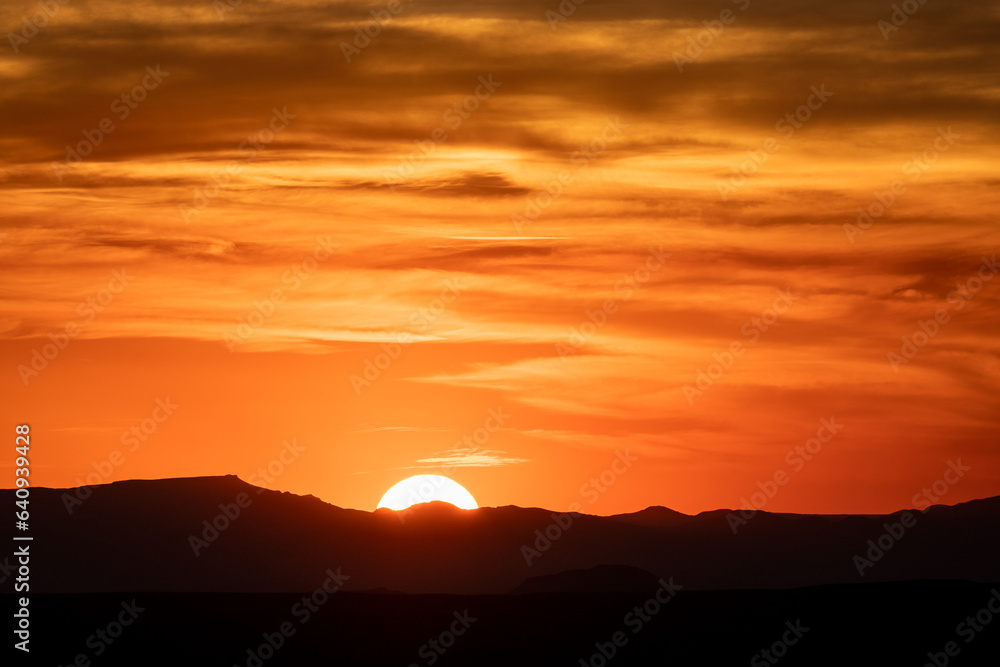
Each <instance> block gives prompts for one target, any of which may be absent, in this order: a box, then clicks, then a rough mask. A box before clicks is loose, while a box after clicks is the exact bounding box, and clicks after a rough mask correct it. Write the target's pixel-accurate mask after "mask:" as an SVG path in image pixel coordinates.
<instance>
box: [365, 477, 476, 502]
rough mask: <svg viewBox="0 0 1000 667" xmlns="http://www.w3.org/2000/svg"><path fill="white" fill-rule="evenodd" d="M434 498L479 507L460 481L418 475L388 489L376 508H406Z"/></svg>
mask: <svg viewBox="0 0 1000 667" xmlns="http://www.w3.org/2000/svg"><path fill="white" fill-rule="evenodd" d="M434 500H440V501H442V502H446V503H451V504H452V505H455V506H456V507H459V508H461V509H463V510H474V509H477V508H478V507H479V505H477V504H476V500H475V498H473V497H472V494H471V493H469V492H468V491H466V490H465V488H464V487H462V485H461V484H459V483H458V482H456V481H454V480H451V479H448V478H447V477H442V476H441V475H416V476H414V477H409V478H407V479H404V480H403V481H402V482H400V483H399V484H396V485H395V486H394V487H392V488H391V489H389V490H388V491H386V492H385V495H384V496H382V500H380V501H379V504H378V507H377V508H376V509H382V508H383V507H384V508H388V509H391V510H405V509H406V508H407V507H410V506H411V505H417V504H420V503H429V502H431V501H434Z"/></svg>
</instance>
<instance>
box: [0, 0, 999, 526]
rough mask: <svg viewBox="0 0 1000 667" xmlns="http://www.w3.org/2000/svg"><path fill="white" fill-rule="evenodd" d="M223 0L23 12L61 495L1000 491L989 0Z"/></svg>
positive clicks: (1, 116) (53, 480) (5, 163)
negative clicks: (909, 345) (903, 7)
mask: <svg viewBox="0 0 1000 667" xmlns="http://www.w3.org/2000/svg"><path fill="white" fill-rule="evenodd" d="M223 2H224V0H220V2H217V3H216V4H215V5H214V6H213V4H212V3H211V2H209V1H208V0H201V1H198V2H193V1H186V2H170V1H168V2H156V3H129V4H122V3H113V2H108V1H107V0H96V1H91V2H86V1H84V0H69V2H68V3H67V4H65V5H60V4H58V3H55V4H52V5H50V6H48V7H49V8H48V9H45V8H43V6H42V5H40V4H37V3H34V2H23V1H22V0H15V1H14V2H9V3H5V4H4V5H3V7H2V8H0V26H3V27H5V30H4V33H5V34H6V33H9V34H8V37H7V44H5V45H4V48H3V50H0V120H2V122H0V187H2V188H3V201H4V206H3V207H2V210H0V220H2V223H0V224H2V226H0V234H2V238H0V257H2V266H3V281H2V283H0V299H2V304H3V308H2V310H0V368H2V369H3V372H2V373H0V390H2V393H3V404H4V408H3V412H4V415H5V420H6V422H7V423H8V424H10V425H13V424H16V423H22V422H28V423H30V424H31V425H32V429H33V433H34V436H33V438H34V440H33V445H34V447H33V448H32V450H31V451H32V464H33V473H32V474H33V476H32V480H33V483H34V484H36V485H43V486H75V485H77V484H78V483H80V481H83V482H86V481H88V480H87V477H88V475H92V476H91V480H90V481H97V480H99V481H113V480H118V479H128V478H160V477H175V476H190V475H218V474H228V473H233V474H238V475H240V476H241V477H242V478H243V479H248V480H253V477H254V476H255V474H256V471H257V470H258V469H259V468H262V467H264V468H266V467H267V466H268V464H271V465H272V469H273V470H280V471H281V472H280V474H278V475H276V476H275V477H274V478H273V479H271V480H270V481H268V482H267V485H268V486H270V487H271V488H277V489H282V490H288V491H292V492H295V493H301V494H313V495H316V496H318V497H320V498H322V499H324V500H326V501H329V502H331V503H334V504H336V505H340V506H346V507H355V508H361V509H372V508H374V506H375V505H376V503H377V502H378V500H379V499H380V498H381V496H382V494H383V493H384V492H385V491H386V489H388V488H389V487H390V486H392V485H393V484H394V483H396V482H397V481H399V480H400V479H402V478H403V477H405V476H409V475H414V474H420V473H434V472H441V471H444V474H447V475H448V476H450V477H452V478H454V479H455V480H456V481H458V482H460V483H461V484H463V485H464V486H465V487H466V488H468V489H469V490H470V491H471V492H472V494H473V495H474V496H475V497H476V499H477V500H478V501H479V503H480V504H481V505H507V504H516V505H522V506H544V507H548V508H551V509H558V510H564V509H566V508H567V507H569V506H570V504H572V503H580V504H581V506H582V508H583V511H587V512H592V513H596V514H610V513H614V512H625V511H634V510H638V509H641V508H643V507H646V506H648V505H654V504H660V505H666V506H669V507H672V508H674V509H677V510H680V511H684V512H689V513H695V512H698V511H702V510H709V509H715V508H719V507H738V506H739V505H740V504H741V502H742V498H744V497H747V498H749V497H750V495H751V494H752V493H754V492H756V491H758V490H759V486H758V483H765V482H766V481H767V480H769V479H772V478H773V477H774V475H775V473H776V472H778V471H784V472H786V473H787V474H788V475H789V481H788V483H787V484H786V485H784V486H782V487H780V488H779V489H778V490H777V493H776V494H775V495H774V497H773V498H771V499H769V500H768V501H767V504H766V506H765V507H764V509H768V510H777V511H795V512H883V511H891V510H895V509H898V508H902V507H911V506H913V505H914V504H915V501H914V496H915V495H917V494H919V493H920V492H921V490H922V489H923V488H924V487H928V486H930V485H931V484H933V483H934V482H935V481H936V480H939V479H941V478H942V476H943V474H944V472H945V470H947V469H948V462H949V460H951V461H957V460H958V459H961V461H962V464H963V465H966V466H969V467H971V470H970V471H969V472H968V473H967V474H966V475H965V476H964V477H962V478H961V480H960V481H959V482H957V483H955V484H953V485H950V486H949V488H948V491H947V494H946V495H944V496H943V497H942V499H941V500H942V502H946V503H949V504H951V503H955V502H960V501H964V500H969V499H972V498H976V497H983V496H989V495H997V494H1000V466H998V463H1000V460H998V459H1000V457H998V450H997V438H998V435H1000V425H998V418H997V415H998V414H1000V392H998V389H1000V357H998V353H1000V345H998V338H997V334H996V332H997V323H998V315H1000V279H994V278H995V276H996V272H997V271H1000V268H998V267H997V266H996V265H995V264H993V263H991V262H989V261H985V262H984V258H986V259H987V260H990V259H991V258H993V257H994V256H995V254H996V253H997V251H998V249H1000V228H998V226H997V225H998V223H997V219H996V211H997V210H998V208H1000V207H998V204H1000V194H998V192H1000V190H998V180H997V176H996V167H997V164H998V157H1000V132H998V124H997V118H1000V104H998V102H1000V87H998V86H997V81H998V76H997V75H998V73H1000V72H998V70H1000V65H998V63H1000V58H998V55H1000V53H998V51H1000V40H998V39H997V34H998V31H997V28H998V26H1000V9H998V8H997V6H996V5H995V4H991V3H986V2H958V3H948V4H947V5H943V4H934V3H927V4H924V5H921V6H920V9H919V10H918V11H917V12H916V13H915V14H914V15H913V16H911V17H909V18H908V19H907V20H906V22H905V23H901V25H899V29H898V30H886V29H885V25H886V24H883V26H882V28H880V27H879V23H878V22H879V21H880V20H883V21H891V20H892V18H891V14H892V7H891V3H889V2H858V1H848V2H833V1H832V0H829V1H827V2H815V3H807V5H808V7H807V6H806V5H804V4H803V3H801V2H795V3H793V2H790V1H783V2H768V3H765V2H762V1H760V0H752V1H751V0H739V1H737V2H719V3H716V4H715V5H703V6H698V7H693V6H691V3H681V2H673V1H658V2H655V3H654V2H599V1H598V0H587V1H586V2H584V3H583V4H581V5H579V6H577V7H576V10H575V12H573V14H572V15H570V16H568V17H561V18H566V20H565V21H560V20H556V19H555V18H553V16H556V15H557V14H558V12H559V9H558V7H559V5H558V3H556V2H550V3H548V4H545V3H533V2H519V1H517V0H515V1H513V2H509V3H502V4H500V3H489V2H462V3H456V2H441V1H440V0H429V1H425V0H417V1H415V2H409V1H405V0H404V1H403V2H401V3H400V4H399V5H395V4H390V3H389V2H382V3H379V2H375V3H371V4H360V3H353V2H333V3H319V2H281V3H278V2H267V1H261V2H254V1H251V0H244V1H243V2H242V3H241V4H238V5H232V6H229V5H224V4H223ZM52 7H57V9H55V10H53V9H52ZM387 8H392V9H396V10H398V11H397V12H396V13H395V14H391V12H390V9H387ZM547 10H548V11H549V12H556V13H557V14H551V13H550V14H549V15H548V16H549V17H548V18H546V11H547ZM724 10H725V12H727V13H724ZM372 11H374V12H375V14H376V15H379V16H383V17H384V16H390V18H389V20H388V21H386V22H385V23H384V25H383V26H381V27H379V28H377V29H376V27H375V24H373V23H372V20H373V19H372V14H371V12H372ZM39 12H41V14H38V13H39ZM35 14H38V15H39V16H40V17H41V18H42V19H44V25H41V27H38V28H37V29H34V28H33V27H32V26H27V25H26V24H25V23H24V20H25V19H23V18H22V17H29V19H30V17H31V16H33V15H35ZM897 19H898V17H897ZM38 21H39V22H41V19H38ZM704 22H707V26H708V27H706V24H705V23H704ZM355 27H357V28H358V29H359V30H361V31H363V30H364V28H365V27H367V28H368V29H369V32H370V33H376V32H377V34H375V36H374V37H371V38H370V40H368V41H365V39H363V38H361V37H357V33H356V32H355V30H354V28H355ZM893 27H895V26H893ZM884 34H885V35H886V36H887V39H886V38H885V37H884ZM11 35H15V37H14V38H12V37H11ZM24 35H31V36H30V38H27V37H24ZM356 38H357V41H355V39H356ZM689 40H690V41H689ZM699 43H700V44H701V46H697V45H698V44H699ZM692 44H694V45H696V46H692ZM358 45H361V48H359V46H358ZM352 47H353V48H352ZM345 53H346V54H347V56H345ZM348 57H350V62H347V58H348ZM123 96H124V97H123ZM463 105H464V107H463ZM796 114H797V116H796ZM67 147H69V150H68V148H67ZM83 154H86V155H83ZM77 155H79V156H80V159H79V160H78V161H77V159H76V157H75V156H77ZM880 199H881V203H880V201H879V200H880ZM859 208H861V209H864V210H866V211H868V213H869V215H870V216H871V217H869V218H867V219H866V218H863V217H862V218H860V220H859ZM852 225H853V226H852ZM782 295H785V296H782ZM936 315H937V316H938V317H940V322H938V323H933V320H934V318H935V316H936ZM754 318H756V320H755V319H754ZM593 322H596V323H597V324H592V323H593ZM920 322H924V328H925V329H926V330H928V331H931V332H932V333H933V334H934V335H933V336H927V335H925V334H924V333H922V330H921V325H920ZM935 324H936V327H935ZM67 327H69V329H67ZM765 329H766V330H765ZM67 330H68V331H69V332H70V334H66V332H67ZM914 336H916V339H917V341H918V342H919V343H922V345H921V346H920V347H919V348H916V347H915V348H913V349H903V348H904V345H903V342H902V340H901V337H907V338H912V337H914ZM53 340H55V342H53ZM399 343H402V345H400V346H399V347H398V348H397V347H394V345H396V344H399ZM46 345H49V347H48V348H46ZM59 345H62V346H63V347H62V349H58V346H59ZM385 350H388V352H385ZM36 351H37V353H38V355H44V354H48V356H50V357H52V358H51V359H43V358H42V357H38V356H35V358H34V361H33V355H34V353H35V352H36ZM734 352H735V354H734ZM904 352H905V353H906V355H908V356H903V355H904ZM383 353H384V354H386V355H387V356H382V357H380V356H379V355H380V354H383ZM389 353H392V354H393V355H396V357H397V358H395V359H392V360H391V361H390V360H389V356H388V354H389ZM890 353H893V354H895V355H899V356H896V357H891V356H890ZM728 355H733V356H732V357H729V356H728ZM717 360H718V361H717ZM893 360H895V365H894V364H893ZM901 360H905V361H906V363H902V362H901ZM32 363H34V364H35V368H34V369H32V368H31V366H32ZM716 363H718V364H721V365H725V366H728V368H726V369H722V368H721V366H720V367H715V368H713V367H712V364H716ZM43 364H44V367H43ZM375 364H378V365H379V366H384V368H382V369H379V368H376V367H375ZM366 369H367V371H366ZM366 372H367V374H368V375H367V378H366V375H365V374H366ZM702 372H704V373H706V374H709V373H711V374H712V375H713V376H714V377H713V378H709V377H708V376H707V375H706V376H702V377H701V379H700V380H699V374H700V373H702ZM168 398H169V400H170V402H171V403H172V404H174V405H176V407H172V408H170V410H169V411H170V412H171V414H169V415H167V414H166V412H165V411H164V409H163V408H162V407H160V408H158V405H157V400H158V399H160V400H161V401H166V399H168ZM164 404H165V403H164ZM491 410H493V411H494V413H493V414H494V415H496V414H501V415H504V416H503V419H502V421H503V423H502V425H499V428H498V429H492V426H493V425H494V424H497V421H496V419H495V418H494V421H488V420H489V419H490V417H491V413H490V411H491ZM498 411H499V412H498ZM154 417H155V418H158V419H160V421H159V422H158V421H156V419H154ZM831 418H832V419H833V423H835V424H837V425H842V428H840V427H839V426H838V427H836V428H835V429H834V430H836V431H837V433H836V434H834V435H833V436H832V438H831V437H830V431H828V430H824V431H820V428H821V426H822V423H823V422H822V421H821V420H830V419H831ZM144 420H146V421H145V427H146V429H147V433H143V432H142V430H141V429H142V427H143V424H144ZM488 425H489V426H490V427H491V429H492V430H493V432H489V431H487V430H486V428H487V426H488ZM133 427H135V428H137V429H139V433H140V434H142V437H143V440H139V439H138V437H136V436H134V435H131V434H130V429H132V428H133ZM154 427H155V430H154ZM11 431H13V429H11ZM818 432H819V435H821V436H822V438H823V439H824V440H826V442H825V443H820V441H819V440H816V441H814V442H813V443H812V447H813V448H814V450H818V451H816V452H815V453H814V454H810V457H811V459H810V460H808V461H806V460H805V458H802V457H801V456H800V454H796V453H795V449H796V447H799V448H802V447H804V446H806V444H807V441H809V439H810V438H813V437H816V436H817V433H818ZM11 437H12V438H13V434H12V435H11ZM285 442H288V443H292V442H294V443H295V444H296V445H297V447H298V448H300V449H301V451H299V450H297V449H295V448H289V447H287V446H286V445H283V443H285ZM116 451H117V452H118V453H117V454H116V453H115V452H116ZM293 451H294V452H296V453H295V454H292V453H291V452H293ZM283 452H285V453H284V454H283ZM625 452H629V454H630V456H631V457H634V458H635V459H636V460H635V461H632V462H631V463H630V466H629V467H628V468H627V469H625V470H624V472H619V473H614V474H612V473H609V472H605V471H608V470H613V469H614V468H613V465H614V463H615V461H616V460H621V459H619V458H616V456H617V454H619V453H620V454H622V456H624V453H625ZM790 452H791V453H790ZM282 456H284V461H285V462H284V463H280V464H275V463H274V462H275V461H281V458H280V457H282ZM11 464H12V460H11V461H3V462H0V468H2V470H3V471H5V472H3V474H4V475H8V477H7V479H10V480H12V479H13V471H12V467H13V466H12V465H11ZM623 465H624V464H622V463H619V464H617V470H618V471H621V470H622V469H623V468H622V466H623ZM97 470H100V471H102V472H95V471H97ZM602 472H605V475H604V479H605V483H606V482H607V481H608V480H609V479H611V478H612V477H614V483H612V484H610V485H608V486H605V484H604V483H602V482H601V481H600V475H601V473H602ZM592 478H593V479H595V480H597V482H596V484H595V483H592V482H591V481H590V480H591V479H592ZM261 479H262V478H259V477H258V478H257V480H258V481H260V480H261ZM3 485H4V486H6V483H5V484H3ZM765 486H766V484H765Z"/></svg>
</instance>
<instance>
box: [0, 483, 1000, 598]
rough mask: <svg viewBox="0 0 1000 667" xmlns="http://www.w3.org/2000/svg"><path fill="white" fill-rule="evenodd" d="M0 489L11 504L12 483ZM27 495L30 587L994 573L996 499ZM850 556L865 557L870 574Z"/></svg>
mask: <svg viewBox="0 0 1000 667" xmlns="http://www.w3.org/2000/svg"><path fill="white" fill-rule="evenodd" d="M88 492H89V494H90V495H89V496H87V493H88ZM0 496H2V498H3V499H4V502H5V503H7V506H10V507H12V506H13V498H12V496H13V491H11V490H5V491H2V492H0ZM79 496H85V497H84V499H82V500H80V499H79V498H78V497H79ZM241 502H242V503H243V504H244V505H246V506H244V507H240V503H241ZM31 508H32V534H33V535H34V536H35V545H36V548H35V550H34V552H33V556H32V564H33V568H35V569H36V571H37V572H38V573H39V574H38V576H37V577H36V578H35V579H34V581H33V586H34V588H33V590H34V591H36V592H49V593H74V592H80V593H83V592H114V591H164V592H171V591H175V592H178V591H180V592H182V591H203V592H287V591H302V590H311V589H313V588H315V587H316V586H317V585H319V583H320V582H321V581H322V580H323V577H324V576H325V575H324V573H325V572H326V571H327V570H328V569H331V568H332V569H333V570H335V571H336V570H337V568H340V570H341V571H342V572H343V574H345V575H347V576H349V579H348V580H346V583H345V584H344V589H345V590H355V591H356V590H372V589H379V588H382V589H386V590H389V591H399V592H404V593H449V594H499V593H506V592H508V591H511V590H514V589H515V588H516V587H518V586H520V585H521V584H522V583H523V582H524V581H525V580H527V579H529V578H532V577H539V576H544V575H555V574H559V573H562V572H567V571H572V570H586V569H589V568H593V567H596V566H599V565H609V564H614V565H623V566H630V567H634V568H639V569H642V570H645V571H647V572H649V573H651V574H652V575H654V576H655V577H656V578H664V579H669V578H673V580H674V581H675V582H677V583H678V584H680V585H682V586H684V587H685V589H686V590H695V589H701V590H731V589H751V588H752V589H781V588H793V587H802V586H817V585H827V584H849V583H868V582H877V581H912V580H922V579H943V580H965V581H973V582H993V581H1000V540H998V539H997V537H996V536H997V535H998V534H1000V498H990V499H986V500H977V501H972V502H968V503H963V504H961V505H957V506H954V507H945V506H935V507H932V508H929V509H928V510H927V511H926V512H925V513H921V512H919V511H915V510H914V511H910V512H908V513H906V512H897V513H894V514H892V515H888V516H848V515H844V516H815V515H795V514H770V513H767V512H758V513H757V514H756V515H755V516H752V517H750V518H749V519H746V522H745V524H742V525H739V526H738V527H737V532H736V534H734V532H733V529H732V528H731V521H732V519H731V515H730V513H729V512H727V511H725V510H719V511H714V512H704V513H702V514H698V515H696V516H687V515H683V514H680V513H677V512H673V511H671V510H667V509H665V508H649V509H647V510H644V511H642V512H638V513H635V514H629V515H618V516H614V517H597V516H589V515H569V514H559V513H555V512H552V511H548V510H544V509H536V508H519V507H499V508H482V509H479V510H473V511H465V510H459V509H457V508H455V507H453V506H450V505H446V504H442V503H430V504H428V505H424V506H418V507H415V508H413V509H412V510H411V511H408V512H403V513H396V512H392V511H388V510H383V511H379V512H362V511H358V510H349V509H342V508H339V507H335V506H333V505H330V504H327V503H324V502H322V501H321V500H319V499H317V498H314V497H312V496H297V495H293V494H290V493H280V492H276V491H269V490H264V489H259V488H258V487H254V486H252V485H250V484H247V483H245V482H243V481H241V480H239V479H238V478H237V477H235V476H226V477H208V478H193V479H168V480H155V481H127V482H116V483H113V484H108V485H101V486H95V487H92V488H90V489H85V490H62V489H43V488H35V489H33V490H32V496H31ZM237 510H238V513H237ZM70 511H71V513H70ZM727 516H728V517H729V518H727ZM907 518H908V520H909V522H910V524H911V525H910V526H909V527H904V526H902V522H903V521H904V519H907ZM213 524H214V526H213ZM887 526H888V527H887ZM900 531H901V532H900ZM880 541H881V545H882V546H881V547H880V546H878V545H879V542H880ZM873 544H874V545H875V547H874V548H875V550H874V551H873V547H872V545H873ZM883 547H888V549H883ZM196 553H197V555H196ZM856 557H860V558H862V559H865V560H867V561H868V562H870V565H865V566H863V567H862V570H863V576H862V575H861V574H859V569H858V561H857V559H856ZM869 557H871V560H869Z"/></svg>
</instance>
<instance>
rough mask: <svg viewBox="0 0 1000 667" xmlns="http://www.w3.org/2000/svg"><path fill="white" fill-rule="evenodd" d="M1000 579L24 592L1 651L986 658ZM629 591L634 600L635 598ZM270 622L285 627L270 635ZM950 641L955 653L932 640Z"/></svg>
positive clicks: (281, 661) (997, 639) (286, 657)
mask: <svg viewBox="0 0 1000 667" xmlns="http://www.w3.org/2000/svg"><path fill="white" fill-rule="evenodd" d="M667 583H669V582H667ZM998 588H1000V587H998V586H996V585H990V584H972V583H965V582H948V581H934V582H901V583H884V584H857V585H838V586H822V587H814V588H804V589H792V590H783V591H750V590H744V591H688V590H680V591H675V592H674V595H673V596H672V597H671V595H670V593H669V592H668V591H666V590H664V589H660V591H659V597H660V599H665V600H669V601H668V602H666V603H665V604H662V603H660V602H659V601H657V602H656V603H653V602H651V600H655V599H656V593H657V591H656V590H651V591H649V593H648V594H646V593H537V594H526V595H489V596H456V595H402V594H389V593H385V594H381V593H358V592H343V591H339V592H336V593H333V594H331V595H329V596H328V598H327V599H326V600H325V602H324V601H322V600H323V597H324V596H323V595H322V594H319V595H316V596H315V600H316V601H315V602H314V603H313V605H314V610H310V609H309V608H308V607H307V606H306V605H304V604H303V600H302V599H303V594H284V593H282V594H240V593H221V594H214V593H153V594H150V593H136V594H124V593H114V594H79V595H35V596H33V597H32V598H31V603H30V608H31V610H32V612H31V623H32V630H33V633H32V640H31V647H32V651H31V659H30V662H26V661H24V660H23V654H17V655H15V658H16V660H15V662H14V663H13V664H38V665H49V666H55V665H71V664H78V665H88V664H89V665H94V666H100V665H135V666H141V665H219V666H220V667H231V666H233V665H243V666H246V667H254V666H260V665H268V666H271V665H300V666H303V667H308V666H314V665H315V666H319V665H324V666H327V665H387V666H388V665H392V666H396V667H408V666H410V665H421V666H422V665H443V666H447V665H463V666H470V667H481V666H489V665H498V666H499V665H503V666H504V667H514V666H521V665H539V666H545V667H556V666H558V665H571V666H578V665H581V664H584V665H594V666H599V665H605V664H607V665H609V666H611V665H748V664H749V665H770V664H780V665H838V666H842V665H851V666H854V665H880V666H889V665H914V666H916V667H919V666H921V665H925V664H931V665H935V664H936V665H937V667H940V666H941V665H944V664H953V665H959V666H972V665H984V666H986V665H990V666H994V665H998V664H1000V614H998V613H994V612H993V611H990V610H989V603H990V600H991V599H993V600H994V601H993V608H994V609H997V610H1000V593H997V590H998ZM305 595H306V596H309V595H310V594H309V593H306V594H305ZM133 600H134V605H133ZM4 605H5V607H4V608H5V609H8V610H11V609H13V608H14V600H13V598H12V596H9V595H8V596H4ZM637 606H638V607H640V608H641V607H645V610H643V611H642V613H636V607H637ZM984 610H985V611H984ZM644 615H645V617H643V616H644ZM977 615H978V620H977V619H976V617H977ZM5 616H6V617H7V618H8V619H10V615H9V613H8V614H5ZM968 617H972V622H973V624H970V623H969V621H968V620H967V618H968ZM8 622H9V620H8ZM118 622H127V623H128V625H127V626H125V627H122V628H119V627H118V626H117V625H116V623H118ZM282 627H284V629H285V634H286V635H288V636H283V637H281V638H279V634H280V633H281V629H282ZM976 627H978V628H980V629H979V630H976V629H975V628H976ZM99 631H100V632H101V633H102V634H99ZM119 631H120V632H119ZM616 633H619V634H617V635H616ZM6 634H7V635H8V637H9V636H10V635H9V630H8V632H7V633H6ZM268 636H270V638H271V641H270V643H271V644H277V645H278V647H277V649H272V647H271V646H270V645H269V644H268V639H267V637H268ZM616 636H617V639H618V644H619V646H615V645H614V640H615V638H616ZM432 640H434V642H435V643H434V644H431V641H432ZM785 640H787V643H784V642H785ZM949 642H954V644H952V645H951V646H950V648H951V649H952V653H953V654H955V655H953V656H948V655H947V653H946V650H947V648H949ZM783 643H784V645H783ZM262 647H263V648H262ZM10 650H11V649H10V648H9V645H8V648H7V651H10ZM602 650H603V652H604V653H606V654H608V655H611V654H612V650H613V657H610V659H605V658H604V656H602V655H601V652H602ZM764 650H767V651H769V653H768V655H767V656H765V655H764V654H763V653H762V651H764ZM15 653H17V652H15ZM928 654H931V655H928ZM81 656H82V657H81ZM779 656H780V657H779ZM931 656H933V660H936V662H934V661H932V657H931ZM581 661H582V663H581ZM4 664H12V663H11V662H8V661H6V660H5V661H4Z"/></svg>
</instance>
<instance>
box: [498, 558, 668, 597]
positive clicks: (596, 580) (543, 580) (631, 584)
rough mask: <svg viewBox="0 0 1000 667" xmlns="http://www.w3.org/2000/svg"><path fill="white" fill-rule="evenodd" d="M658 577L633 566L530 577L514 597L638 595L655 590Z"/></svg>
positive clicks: (600, 567)
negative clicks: (543, 595)
mask: <svg viewBox="0 0 1000 667" xmlns="http://www.w3.org/2000/svg"><path fill="white" fill-rule="evenodd" d="M657 585H658V579H657V577H656V575H654V574H650V573H649V572H646V571H645V570H640V569H639V568H637V567H631V566H629V565H598V566H597V567H592V568H590V569H587V570H570V571H568V572H560V573H559V574H545V575H542V576H540V577H530V578H528V579H526V580H525V581H524V583H523V584H521V585H520V586H518V587H517V588H515V589H514V590H513V591H511V593H514V594H516V595H525V594H529V593H635V592H645V591H652V590H655V589H656V587H657Z"/></svg>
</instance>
